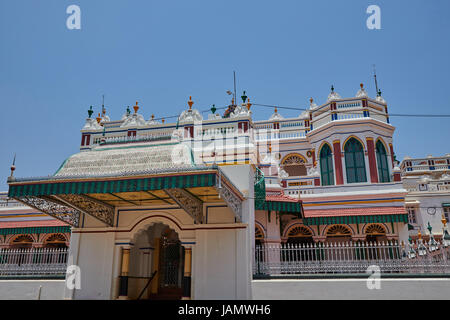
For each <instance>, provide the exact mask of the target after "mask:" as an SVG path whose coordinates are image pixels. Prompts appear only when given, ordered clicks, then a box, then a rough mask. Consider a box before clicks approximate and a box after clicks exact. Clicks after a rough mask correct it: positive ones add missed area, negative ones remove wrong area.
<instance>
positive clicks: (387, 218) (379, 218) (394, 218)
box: [303, 214, 408, 226]
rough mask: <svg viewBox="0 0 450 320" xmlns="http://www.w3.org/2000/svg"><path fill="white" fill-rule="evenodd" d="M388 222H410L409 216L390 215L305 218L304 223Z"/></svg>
mask: <svg viewBox="0 0 450 320" xmlns="http://www.w3.org/2000/svg"><path fill="white" fill-rule="evenodd" d="M386 222H392V223H393V222H403V223H407V222H408V215H407V214H390V215H362V216H342V217H313V218H304V219H303V223H304V224H305V225H307V226H309V225H327V224H360V223H386Z"/></svg>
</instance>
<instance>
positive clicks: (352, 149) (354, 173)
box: [344, 138, 367, 183]
mask: <svg viewBox="0 0 450 320" xmlns="http://www.w3.org/2000/svg"><path fill="white" fill-rule="evenodd" d="M344 152H345V168H346V171H347V183H355V182H367V176H366V164H365V162H364V148H363V146H362V145H361V142H359V141H358V140H356V139H355V138H350V140H348V141H347V143H346V144H345V147H344Z"/></svg>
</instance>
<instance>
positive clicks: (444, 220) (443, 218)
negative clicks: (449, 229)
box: [441, 214, 447, 228]
mask: <svg viewBox="0 0 450 320" xmlns="http://www.w3.org/2000/svg"><path fill="white" fill-rule="evenodd" d="M441 222H442V224H443V225H444V228H445V227H446V226H447V219H446V218H445V215H444V214H442V219H441Z"/></svg>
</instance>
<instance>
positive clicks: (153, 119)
mask: <svg viewBox="0 0 450 320" xmlns="http://www.w3.org/2000/svg"><path fill="white" fill-rule="evenodd" d="M145 124H147V125H154V124H159V122H158V121H156V120H155V115H154V114H152V117H151V119H150V120H148V121H147V122H146V123H145Z"/></svg>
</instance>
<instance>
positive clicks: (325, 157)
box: [317, 142, 335, 186]
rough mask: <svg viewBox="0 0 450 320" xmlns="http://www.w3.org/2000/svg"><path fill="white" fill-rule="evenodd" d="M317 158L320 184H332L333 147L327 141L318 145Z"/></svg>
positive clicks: (333, 182)
mask: <svg viewBox="0 0 450 320" xmlns="http://www.w3.org/2000/svg"><path fill="white" fill-rule="evenodd" d="M325 153H326V154H325ZM317 159H319V164H320V181H321V185H322V186H332V185H334V184H335V181H334V161H333V149H332V148H331V145H330V144H329V143H328V142H323V143H322V145H321V146H320V149H319V152H318V156H317Z"/></svg>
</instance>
